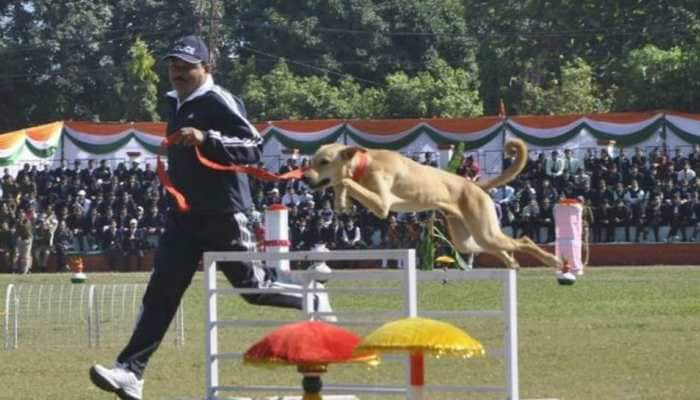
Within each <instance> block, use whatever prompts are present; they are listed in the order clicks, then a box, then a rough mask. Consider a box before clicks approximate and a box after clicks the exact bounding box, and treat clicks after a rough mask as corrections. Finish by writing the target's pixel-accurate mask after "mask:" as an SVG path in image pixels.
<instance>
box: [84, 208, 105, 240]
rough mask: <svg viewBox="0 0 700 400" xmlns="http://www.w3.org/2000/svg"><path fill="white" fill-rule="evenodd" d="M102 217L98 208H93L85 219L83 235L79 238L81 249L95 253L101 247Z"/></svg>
mask: <svg viewBox="0 0 700 400" xmlns="http://www.w3.org/2000/svg"><path fill="white" fill-rule="evenodd" d="M100 219H101V216H100V214H99V213H98V212H97V208H95V207H93V208H91V209H90V212H89V213H87V215H85V217H83V224H82V235H81V237H80V238H79V240H80V242H81V249H83V250H88V251H94V250H97V249H99V247H100V234H101V231H102V226H101V225H100Z"/></svg>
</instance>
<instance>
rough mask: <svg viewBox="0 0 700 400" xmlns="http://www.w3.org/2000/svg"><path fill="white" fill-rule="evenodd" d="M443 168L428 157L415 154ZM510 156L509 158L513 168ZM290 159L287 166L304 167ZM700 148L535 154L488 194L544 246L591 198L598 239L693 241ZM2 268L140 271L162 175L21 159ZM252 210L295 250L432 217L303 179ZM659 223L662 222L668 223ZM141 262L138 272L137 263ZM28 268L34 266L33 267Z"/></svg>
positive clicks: (2, 218) (414, 230) (401, 231)
mask: <svg viewBox="0 0 700 400" xmlns="http://www.w3.org/2000/svg"><path fill="white" fill-rule="evenodd" d="M414 159H416V160H417V161H419V162H423V163H425V164H428V165H433V166H436V162H435V161H434V159H433V157H432V154H430V153H426V154H425V155H423V157H420V158H419V157H414ZM510 162H512V160H509V159H506V160H504V165H503V167H504V168H507V167H508V165H509V164H510ZM305 163H306V160H305V159H304V160H302V161H301V165H297V161H296V160H295V159H288V160H287V162H286V164H285V165H283V166H282V168H281V169H280V171H279V172H280V173H284V172H287V171H289V170H291V169H294V168H297V167H299V166H304V164H305ZM698 168H700V146H696V148H695V149H694V150H693V152H691V153H690V154H687V155H683V154H682V153H681V151H680V150H676V151H675V152H674V155H673V156H672V157H671V156H669V155H667V154H666V152H665V151H663V150H660V149H653V150H652V151H650V152H648V153H646V152H645V151H644V150H643V149H641V148H635V150H634V152H633V153H632V154H629V155H628V154H626V153H624V152H623V151H617V152H616V154H615V155H614V156H611V155H610V154H608V152H607V150H605V149H601V150H594V149H589V150H588V151H587V153H586V154H585V157H583V158H582V159H578V158H576V157H575V156H574V155H573V152H572V151H571V150H570V149H566V150H564V151H563V153H562V154H560V151H559V150H552V151H549V152H546V153H540V154H539V155H538V156H537V157H536V158H531V159H529V161H528V163H527V166H526V168H525V170H524V171H523V172H522V173H521V174H520V176H519V177H518V178H517V179H516V180H514V181H513V182H511V184H509V185H506V186H504V187H501V188H497V189H492V190H491V193H490V194H491V196H492V197H493V199H494V201H495V204H496V210H497V212H498V214H499V215H500V218H501V224H502V226H503V227H504V228H505V230H506V231H510V233H512V234H513V235H514V236H521V235H528V236H530V237H531V238H532V239H533V240H535V241H536V242H539V243H548V242H552V241H553V240H554V217H553V207H554V205H555V204H556V203H557V202H558V201H559V200H560V199H562V198H578V199H580V200H581V201H583V202H584V204H585V207H584V221H585V222H584V225H585V226H587V227H589V228H590V231H591V232H592V237H591V238H590V240H591V241H592V242H613V241H636V242H640V241H655V242H661V241H695V240H696V239H699V238H700V236H699V235H700V197H699V193H700V188H699V186H698V181H697V178H696V172H695V171H696V170H697V169H698ZM457 173H458V174H460V175H462V176H464V177H465V179H470V180H478V179H482V177H481V170H480V167H479V165H478V162H477V161H475V160H474V159H473V158H472V157H465V158H464V160H463V162H462V164H461V165H460V166H459V168H458V170H457ZM0 189H1V190H2V196H1V200H0V272H10V271H16V272H27V271H29V269H30V268H31V270H33V271H43V270H45V269H46V267H47V260H48V256H49V255H50V254H54V255H55V256H56V257H57V265H58V266H59V268H61V269H62V268H65V266H66V264H67V258H66V255H67V254H69V253H72V252H79V253H84V252H102V253H103V254H105V256H106V262H107V263H108V264H109V267H110V268H111V269H129V268H140V267H141V265H140V263H141V262H142V261H143V256H144V252H145V251H147V250H149V249H151V248H153V247H154V246H155V244H156V243H157V240H158V237H159V235H160V233H161V232H162V231H163V227H164V223H165V222H164V217H163V215H164V213H165V212H166V207H167V201H166V199H165V196H164V193H163V190H162V187H161V186H160V184H159V182H158V179H157V177H156V174H155V171H153V169H152V167H151V166H150V165H148V164H144V165H143V167H142V166H141V165H140V164H139V163H138V162H132V163H131V166H130V167H127V166H126V164H125V163H123V162H121V163H119V164H118V165H117V167H116V168H114V169H112V168H110V167H109V166H108V165H107V162H106V161H105V160H102V161H100V162H99V165H98V166H96V165H95V161H94V160H87V162H86V163H85V165H84V166H83V164H82V162H81V161H80V160H76V161H75V162H74V164H73V168H69V167H68V164H67V163H66V162H65V161H64V162H62V163H61V165H60V167H58V168H55V169H47V168H46V167H44V166H36V165H33V166H32V165H29V164H25V165H24V166H23V168H22V169H21V170H20V171H19V172H18V173H17V174H16V176H12V175H11V174H10V173H9V171H8V170H7V169H5V171H4V174H3V175H2V177H1V178H0ZM251 193H252V194H253V209H251V210H250V213H251V221H252V223H253V225H254V229H255V233H256V236H257V238H258V240H259V242H261V243H262V242H263V239H264V227H263V222H262V212H263V211H264V209H265V208H266V207H267V206H268V205H270V204H277V203H281V204H284V205H285V206H287V207H288V208H289V224H290V241H291V244H292V249H293V250H306V249H311V248H313V247H315V246H316V245H320V244H323V245H325V246H326V247H327V248H329V249H361V248H415V247H417V245H418V243H419V242H420V240H421V237H422V235H423V233H424V226H425V220H426V216H427V214H418V215H416V214H414V213H406V214H395V213H392V214H391V215H390V216H389V218H388V219H387V220H379V219H378V218H377V217H376V216H374V215H373V214H371V213H369V212H368V211H367V210H366V209H365V208H363V207H360V206H353V211H352V212H351V213H349V214H343V215H339V214H338V213H336V212H335V210H334V209H333V204H334V193H333V191H332V190H331V189H327V190H325V191H322V192H313V191H311V190H310V189H309V188H308V187H306V186H305V185H304V183H303V182H301V181H288V182H276V183H263V182H258V181H255V180H252V179H251ZM662 227H666V228H663V229H662ZM133 259H135V260H136V261H135V263H136V265H135V266H134V265H133V264H134V263H133V262H131V261H130V260H133ZM32 264H33V267H32Z"/></svg>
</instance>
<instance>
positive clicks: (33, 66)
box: [0, 0, 700, 131]
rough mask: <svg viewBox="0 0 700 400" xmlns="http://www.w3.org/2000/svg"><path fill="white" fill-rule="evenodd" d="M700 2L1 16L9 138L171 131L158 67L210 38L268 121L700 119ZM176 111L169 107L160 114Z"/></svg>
mask: <svg viewBox="0 0 700 400" xmlns="http://www.w3.org/2000/svg"><path fill="white" fill-rule="evenodd" d="M699 12H700V10H699V9H698V8H697V2H695V1H688V0H681V1H675V2H643V1H636V2H627V1H608V2H599V1H591V0H583V1H561V2H550V1H541V0H524V1H512V0H498V1H493V0H491V1H485V0H461V1H460V0H414V1H410V2H404V1H396V0H304V1H299V2H290V1H285V0H255V1H253V0H189V1H182V2H163V1H157V0H141V1H136V0H94V1H86V0H65V1H61V2H55V1H49V0H27V1H23V2H0V56H1V57H2V59H3V63H2V64H0V96H2V99H3V100H2V101H0V130H1V131H7V130H12V129H17V128H21V127H24V126H27V125H32V124H38V123H42V122H46V121H50V120H59V119H82V120H95V121H106V120H136V119H138V120H157V119H159V118H161V116H160V115H159V114H158V112H157V110H158V109H159V107H158V104H159V102H162V96H160V95H159V94H162V93H163V92H164V91H165V90H167V89H168V85H169V83H168V79H167V77H166V71H165V68H164V67H163V66H162V64H161V63H158V60H159V59H160V57H161V56H162V55H163V54H164V53H165V51H166V49H167V46H168V44H169V43H171V42H172V41H173V40H174V39H175V38H177V37H178V36H181V35H184V34H189V33H197V34H200V35H202V36H204V37H205V39H206V40H207V42H208V43H209V44H210V45H211V47H212V53H214V54H215V55H216V65H215V67H216V68H215V79H216V81H217V82H218V83H219V84H221V85H222V86H224V87H226V88H228V89H229V90H231V91H232V92H233V93H235V94H238V95H240V96H241V97H242V98H243V99H244V101H245V102H246V104H247V105H248V109H249V114H250V116H251V118H252V119H254V120H271V119H287V118H293V119H304V118H402V117H467V116H478V115H483V114H486V115H495V114H496V113H497V111H498V105H499V102H500V100H503V102H504V103H505V104H506V108H507V113H508V114H509V115H513V114H527V113H535V114H556V113H588V112H607V111H643V110H652V109H674V110H679V111H686V112H697V111H700V101H698V100H699V99H698V96H700V95H698V93H700V90H698V89H700V88H699V87H698V86H699V85H700V83H699V81H698V79H697V76H698V72H700V55H699V54H700V40H699V39H700V21H699V18H698V17H699V15H698V13H699ZM161 104H162V103H161Z"/></svg>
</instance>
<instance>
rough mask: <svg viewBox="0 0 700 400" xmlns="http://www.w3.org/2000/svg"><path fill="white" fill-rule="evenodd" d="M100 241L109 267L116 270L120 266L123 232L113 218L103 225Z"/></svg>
mask: <svg viewBox="0 0 700 400" xmlns="http://www.w3.org/2000/svg"><path fill="white" fill-rule="evenodd" d="M100 241H101V244H102V249H103V250H104V252H105V254H106V256H107V265H108V266H109V269H110V270H112V271H116V270H117V269H118V268H119V267H120V266H121V264H122V259H123V250H122V244H123V234H122V231H121V229H119V227H118V226H117V221H114V220H113V221H111V222H110V223H109V224H108V225H107V226H105V227H104V230H103V231H102V235H101V237H100Z"/></svg>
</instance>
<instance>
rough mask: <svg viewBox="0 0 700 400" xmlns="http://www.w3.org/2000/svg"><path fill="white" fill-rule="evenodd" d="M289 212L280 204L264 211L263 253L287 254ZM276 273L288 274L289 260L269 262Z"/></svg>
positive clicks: (272, 205)
mask: <svg viewBox="0 0 700 400" xmlns="http://www.w3.org/2000/svg"><path fill="white" fill-rule="evenodd" d="M289 246H290V243H289V211H288V210H287V207H285V206H283V205H282V204H271V205H270V206H269V207H267V209H266V210H265V251H266V252H270V253H289ZM270 264H271V265H272V266H274V267H275V268H276V269H277V271H278V272H284V273H289V271H290V267H289V260H284V259H277V260H275V261H271V262H270Z"/></svg>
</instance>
